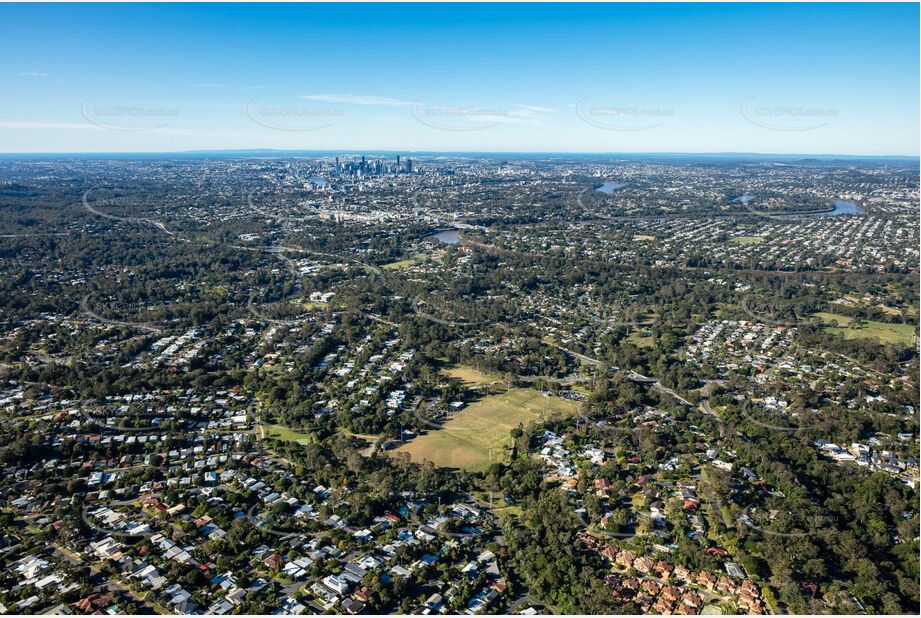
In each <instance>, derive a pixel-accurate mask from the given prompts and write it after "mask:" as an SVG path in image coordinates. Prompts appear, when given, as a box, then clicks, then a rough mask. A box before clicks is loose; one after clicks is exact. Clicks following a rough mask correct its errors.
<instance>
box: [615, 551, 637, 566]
mask: <svg viewBox="0 0 921 618" xmlns="http://www.w3.org/2000/svg"><path fill="white" fill-rule="evenodd" d="M634 560H636V552H632V551H622V552H620V553H619V554H617V564H620V565H622V566H624V567H626V568H630V567H631V566H633V561H634Z"/></svg>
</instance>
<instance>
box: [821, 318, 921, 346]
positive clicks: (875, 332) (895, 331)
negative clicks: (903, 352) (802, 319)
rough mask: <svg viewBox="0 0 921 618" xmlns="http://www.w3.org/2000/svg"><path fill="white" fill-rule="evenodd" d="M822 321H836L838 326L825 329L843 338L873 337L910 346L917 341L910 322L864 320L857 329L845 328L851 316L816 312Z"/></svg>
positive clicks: (885, 341)
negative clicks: (895, 322)
mask: <svg viewBox="0 0 921 618" xmlns="http://www.w3.org/2000/svg"><path fill="white" fill-rule="evenodd" d="M815 316H816V317H818V318H821V319H822V321H823V322H825V323H829V322H831V321H832V320H834V321H836V322H837V323H838V324H839V325H840V326H837V327H835V326H829V327H827V328H826V329H825V330H827V331H828V332H830V333H835V334H839V333H840V334H842V335H844V338H845V339H860V338H873V339H878V340H880V341H881V342H882V343H901V344H903V345H907V346H911V345H914V344H915V342H916V341H917V332H916V331H915V327H914V326H912V325H911V324H886V323H885V322H866V323H864V324H863V325H862V326H860V327H859V328H857V329H852V328H847V326H848V324H850V323H851V318H849V317H848V316H846V315H839V314H837V313H816V314H815Z"/></svg>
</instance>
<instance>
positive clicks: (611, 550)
mask: <svg viewBox="0 0 921 618" xmlns="http://www.w3.org/2000/svg"><path fill="white" fill-rule="evenodd" d="M601 555H602V556H604V557H605V558H607V559H608V560H610V561H611V562H614V561H615V560H616V559H617V548H616V547H614V546H613V545H605V546H604V547H603V548H602V549H601Z"/></svg>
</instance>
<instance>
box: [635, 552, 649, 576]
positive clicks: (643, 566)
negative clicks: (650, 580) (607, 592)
mask: <svg viewBox="0 0 921 618" xmlns="http://www.w3.org/2000/svg"><path fill="white" fill-rule="evenodd" d="M652 565H653V562H652V558H650V557H649V556H642V557H640V558H637V559H636V560H634V561H633V568H634V569H636V570H637V571H639V572H640V573H649V572H650V571H651V570H652Z"/></svg>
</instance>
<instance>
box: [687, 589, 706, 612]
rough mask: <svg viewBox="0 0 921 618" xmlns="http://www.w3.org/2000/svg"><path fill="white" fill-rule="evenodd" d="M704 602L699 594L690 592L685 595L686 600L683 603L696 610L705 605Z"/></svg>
mask: <svg viewBox="0 0 921 618" xmlns="http://www.w3.org/2000/svg"><path fill="white" fill-rule="evenodd" d="M703 602H704V600H703V598H702V597H701V596H700V595H699V594H697V593H696V592H693V591H690V590H688V591H687V592H685V593H684V598H683V599H682V603H684V604H685V605H687V606H688V607H693V608H695V609H696V608H698V607H700V606H701V605H703Z"/></svg>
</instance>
